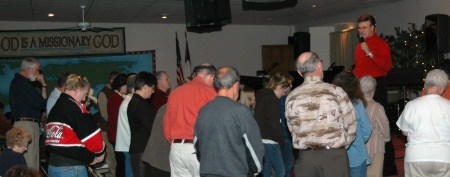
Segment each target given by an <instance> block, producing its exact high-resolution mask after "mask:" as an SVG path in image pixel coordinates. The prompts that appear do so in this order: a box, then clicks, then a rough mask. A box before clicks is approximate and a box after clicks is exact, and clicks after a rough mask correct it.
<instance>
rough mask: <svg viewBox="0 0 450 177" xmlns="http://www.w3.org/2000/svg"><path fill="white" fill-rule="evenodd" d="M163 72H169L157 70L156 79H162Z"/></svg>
mask: <svg viewBox="0 0 450 177" xmlns="http://www.w3.org/2000/svg"><path fill="white" fill-rule="evenodd" d="M163 73H165V74H167V73H166V72H165V71H158V72H156V73H155V77H156V80H160V79H161V77H162V74H163Z"/></svg>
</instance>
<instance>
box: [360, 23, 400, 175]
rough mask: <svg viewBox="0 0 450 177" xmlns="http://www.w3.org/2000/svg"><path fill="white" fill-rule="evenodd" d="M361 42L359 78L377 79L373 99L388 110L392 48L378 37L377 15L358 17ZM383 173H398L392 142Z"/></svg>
mask: <svg viewBox="0 0 450 177" xmlns="http://www.w3.org/2000/svg"><path fill="white" fill-rule="evenodd" d="M357 23H358V33H359V36H358V37H359V38H360V43H359V44H358V45H357V46H356V52H355V69H354V70H353V73H355V75H356V76H357V77H358V78H362V77H364V76H372V77H373V78H375V80H376V81H377V86H376V88H375V95H374V97H373V99H374V100H375V101H377V102H379V103H380V104H381V105H383V107H384V110H385V111H386V110H388V95H387V83H386V75H387V74H388V72H389V71H390V70H391V68H392V58H391V49H390V47H389V44H388V43H387V42H386V40H384V39H382V38H380V37H378V35H377V33H376V32H375V31H376V26H377V24H376V22H375V17H374V16H372V15H362V16H360V17H358V19H357ZM385 149H386V152H385V160H384V167H383V168H384V169H383V174H384V175H385V176H389V175H394V174H397V168H396V165H395V151H394V147H393V145H392V142H391V141H389V142H387V143H386V148H385Z"/></svg>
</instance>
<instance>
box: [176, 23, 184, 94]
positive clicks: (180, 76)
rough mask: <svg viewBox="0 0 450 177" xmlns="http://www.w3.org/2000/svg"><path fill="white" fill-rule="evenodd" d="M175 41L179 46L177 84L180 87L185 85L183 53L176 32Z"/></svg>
mask: <svg viewBox="0 0 450 177" xmlns="http://www.w3.org/2000/svg"><path fill="white" fill-rule="evenodd" d="M175 41H176V45H177V83H178V85H179V86H180V85H183V81H184V75H183V68H182V67H181V53H180V45H179V43H178V35H177V33H176V32H175Z"/></svg>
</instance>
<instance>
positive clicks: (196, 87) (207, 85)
mask: <svg viewBox="0 0 450 177" xmlns="http://www.w3.org/2000/svg"><path fill="white" fill-rule="evenodd" d="M194 70H195V72H196V76H195V77H194V79H192V80H191V81H190V82H188V83H185V84H183V85H181V86H179V87H177V88H176V89H175V90H174V91H173V92H172V93H170V96H169V100H168V101H167V110H166V114H165V115H164V120H163V125H164V136H165V138H166V139H167V141H169V143H171V144H172V145H171V146H170V154H169V160H170V170H171V173H172V176H184V177H186V176H192V177H200V172H199V171H200V164H199V162H198V161H197V156H196V155H195V148H194V144H192V143H193V139H194V124H195V121H196V120H197V116H198V112H199V111H200V108H201V107H203V105H205V104H206V103H207V102H209V101H211V100H212V99H213V98H215V97H216V95H217V91H216V90H215V89H214V87H213V79H214V75H215V72H216V68H215V67H214V66H213V65H210V64H202V65H200V66H197V67H196V68H195V69H194Z"/></svg>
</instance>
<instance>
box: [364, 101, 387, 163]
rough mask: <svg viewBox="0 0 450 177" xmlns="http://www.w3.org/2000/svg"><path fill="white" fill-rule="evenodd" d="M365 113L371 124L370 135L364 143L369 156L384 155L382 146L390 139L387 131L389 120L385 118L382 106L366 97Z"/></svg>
mask: <svg viewBox="0 0 450 177" xmlns="http://www.w3.org/2000/svg"><path fill="white" fill-rule="evenodd" d="M366 100H367V107H366V112H367V115H368V116H369V120H370V124H372V129H373V130H372V135H371V136H370V139H369V141H368V142H367V143H366V148H367V151H368V152H369V154H370V155H373V154H377V153H384V144H385V142H388V141H389V140H390V139H391V135H390V131H389V120H388V118H387V117H386V113H385V112H384V108H383V106H381V104H380V103H378V102H375V101H374V100H373V99H372V98H368V97H366Z"/></svg>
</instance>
